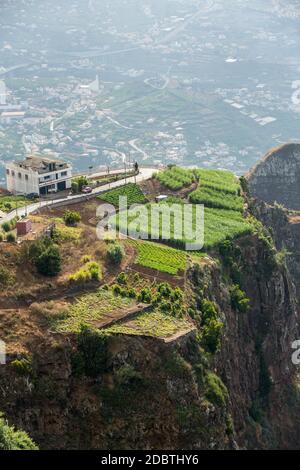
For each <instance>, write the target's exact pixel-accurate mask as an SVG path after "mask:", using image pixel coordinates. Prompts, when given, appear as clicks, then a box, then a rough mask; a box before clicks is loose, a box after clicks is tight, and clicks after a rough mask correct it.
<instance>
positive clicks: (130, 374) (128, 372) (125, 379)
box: [116, 364, 143, 387]
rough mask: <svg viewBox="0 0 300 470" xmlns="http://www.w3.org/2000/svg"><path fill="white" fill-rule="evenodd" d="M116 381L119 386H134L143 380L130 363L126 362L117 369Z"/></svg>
mask: <svg viewBox="0 0 300 470" xmlns="http://www.w3.org/2000/svg"><path fill="white" fill-rule="evenodd" d="M116 381H117V384H118V386H119V387H128V386H135V385H139V384H140V383H141V382H143V376H142V374H141V373H140V372H138V371H136V370H135V368H134V367H133V366H132V365H127V364H126V365H124V366H121V367H120V369H118V370H117V372H116Z"/></svg>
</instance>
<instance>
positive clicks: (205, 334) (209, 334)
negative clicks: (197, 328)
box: [201, 318, 224, 354]
mask: <svg viewBox="0 0 300 470" xmlns="http://www.w3.org/2000/svg"><path fill="white" fill-rule="evenodd" d="M223 327H224V324H223V323H222V322H221V321H220V320H216V319H214V318H213V319H211V320H209V321H207V322H206V323H205V325H204V326H203V328H202V330H201V335H202V344H203V346H204V347H205V349H207V350H208V351H209V352H210V353H212V354H215V353H216V352H218V351H219V350H220V347H221V336H222V329H223Z"/></svg>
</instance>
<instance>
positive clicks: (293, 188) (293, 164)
mask: <svg viewBox="0 0 300 470" xmlns="http://www.w3.org/2000/svg"><path fill="white" fill-rule="evenodd" d="M246 179H247V181H248V186H249V191H250V193H251V195H252V196H254V197H257V198H258V199H262V200H263V201H265V202H267V203H269V204H273V203H274V202H275V201H276V202H277V203H279V204H282V205H284V206H285V207H287V208H289V209H294V210H300V185H299V180H300V144H296V143H289V144H284V145H282V146H281V147H277V148H274V149H272V150H270V151H269V152H268V153H267V154H266V155H265V157H264V158H262V160H260V161H259V162H258V163H257V165H255V166H254V167H253V168H252V169H251V170H250V171H249V173H248V174H247V175H246Z"/></svg>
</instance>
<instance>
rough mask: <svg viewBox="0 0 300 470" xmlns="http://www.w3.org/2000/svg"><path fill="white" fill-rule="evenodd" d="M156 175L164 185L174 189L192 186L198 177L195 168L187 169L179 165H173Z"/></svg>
mask: <svg viewBox="0 0 300 470" xmlns="http://www.w3.org/2000/svg"><path fill="white" fill-rule="evenodd" d="M154 176H155V178H156V179H157V180H158V181H159V182H160V183H161V184H162V185H164V186H166V188H169V189H171V190H173V191H177V190H179V189H181V188H183V187H184V186H190V185H191V184H192V182H193V181H195V179H196V178H195V172H194V171H193V170H186V169H184V168H179V167H177V166H171V167H169V168H167V169H166V170H164V171H162V172H160V173H156V174H155V175H154Z"/></svg>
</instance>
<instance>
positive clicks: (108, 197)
mask: <svg viewBox="0 0 300 470" xmlns="http://www.w3.org/2000/svg"><path fill="white" fill-rule="evenodd" d="M121 196H126V197H127V204H128V206H131V205H132V204H143V203H145V202H146V198H145V196H144V194H143V192H142V190H141V188H140V187H139V186H138V185H137V184H134V183H128V184H126V185H125V186H121V187H119V188H115V189H112V190H111V191H107V192H106V193H104V194H101V196H98V199H101V200H102V201H105V202H108V203H109V204H112V205H114V206H116V207H117V206H119V197H121Z"/></svg>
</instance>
